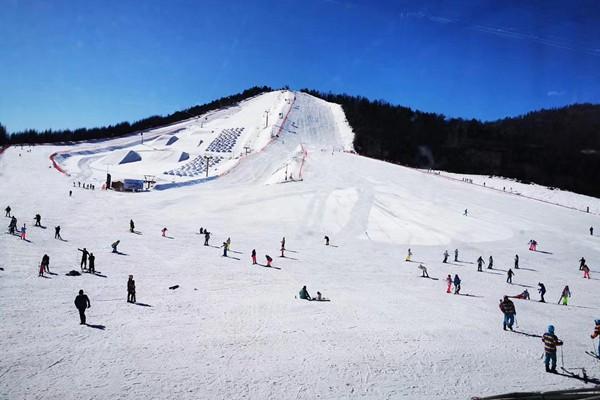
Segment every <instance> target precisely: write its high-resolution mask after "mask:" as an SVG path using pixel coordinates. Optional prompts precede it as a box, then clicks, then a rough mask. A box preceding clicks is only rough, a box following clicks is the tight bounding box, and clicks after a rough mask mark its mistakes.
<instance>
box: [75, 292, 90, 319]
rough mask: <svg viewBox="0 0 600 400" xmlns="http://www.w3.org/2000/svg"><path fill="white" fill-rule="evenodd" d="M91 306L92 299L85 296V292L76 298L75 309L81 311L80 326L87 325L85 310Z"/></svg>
mask: <svg viewBox="0 0 600 400" xmlns="http://www.w3.org/2000/svg"><path fill="white" fill-rule="evenodd" d="M91 306H92V305H91V304H90V299H89V298H88V297H87V295H85V294H83V290H80V291H79V295H78V296H77V297H75V307H77V310H79V320H80V322H79V324H80V325H85V309H86V308H90V307H91Z"/></svg>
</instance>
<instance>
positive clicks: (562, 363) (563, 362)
mask: <svg viewBox="0 0 600 400" xmlns="http://www.w3.org/2000/svg"><path fill="white" fill-rule="evenodd" d="M560 363H561V365H562V367H563V368H564V367H565V355H564V354H563V347H562V346H560Z"/></svg>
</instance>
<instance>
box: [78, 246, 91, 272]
mask: <svg viewBox="0 0 600 400" xmlns="http://www.w3.org/2000/svg"><path fill="white" fill-rule="evenodd" d="M77 250H79V251H80V252H81V253H82V254H81V265H80V266H79V267H80V268H81V270H82V271H83V270H84V269H86V268H87V259H88V255H89V254H90V253H89V252H88V251H87V249H86V248H85V247H84V248H83V250H82V249H77Z"/></svg>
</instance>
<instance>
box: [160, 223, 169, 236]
mask: <svg viewBox="0 0 600 400" xmlns="http://www.w3.org/2000/svg"><path fill="white" fill-rule="evenodd" d="M160 231H161V232H162V235H163V237H165V236H167V227H166V226H165V227H164V228H162V229H161V230H160Z"/></svg>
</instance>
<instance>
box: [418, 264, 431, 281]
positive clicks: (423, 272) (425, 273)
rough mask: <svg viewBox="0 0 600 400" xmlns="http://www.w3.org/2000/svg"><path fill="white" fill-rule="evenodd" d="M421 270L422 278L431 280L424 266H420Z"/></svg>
mask: <svg viewBox="0 0 600 400" xmlns="http://www.w3.org/2000/svg"><path fill="white" fill-rule="evenodd" d="M418 268H419V269H420V270H421V277H422V278H429V274H428V273H427V267H426V266H424V265H423V264H419V267H418Z"/></svg>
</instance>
